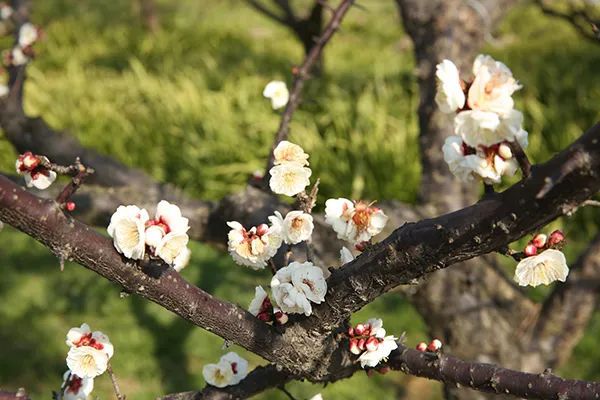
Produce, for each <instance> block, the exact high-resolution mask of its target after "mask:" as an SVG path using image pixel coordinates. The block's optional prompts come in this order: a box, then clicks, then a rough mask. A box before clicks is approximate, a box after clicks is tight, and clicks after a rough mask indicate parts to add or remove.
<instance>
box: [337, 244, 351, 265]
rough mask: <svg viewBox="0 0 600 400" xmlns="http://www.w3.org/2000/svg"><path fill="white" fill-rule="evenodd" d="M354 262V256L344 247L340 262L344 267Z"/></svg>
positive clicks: (341, 251)
mask: <svg viewBox="0 0 600 400" xmlns="http://www.w3.org/2000/svg"><path fill="white" fill-rule="evenodd" d="M352 260H354V255H353V254H352V252H351V251H350V250H348V248H347V247H342V248H341V250H340V262H341V263H342V265H344V264H347V263H349V262H350V261H352Z"/></svg>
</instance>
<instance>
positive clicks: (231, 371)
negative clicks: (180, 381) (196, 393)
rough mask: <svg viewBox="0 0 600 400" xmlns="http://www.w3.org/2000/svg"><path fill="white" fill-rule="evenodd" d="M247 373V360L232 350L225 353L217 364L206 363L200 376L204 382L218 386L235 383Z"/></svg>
mask: <svg viewBox="0 0 600 400" xmlns="http://www.w3.org/2000/svg"><path fill="white" fill-rule="evenodd" d="M246 375H248V361H246V360H244V359H243V358H242V357H240V356H239V355H237V354H236V353H234V352H229V353H227V354H225V355H224V356H223V357H221V359H220V360H219V362H218V363H217V364H206V365H205V366H204V368H202V376H204V380H205V381H206V383H208V384H209V385H212V386H216V387H218V388H223V387H225V386H230V385H237V384H238V383H240V382H241V381H242V380H243V379H244V378H245V377H246Z"/></svg>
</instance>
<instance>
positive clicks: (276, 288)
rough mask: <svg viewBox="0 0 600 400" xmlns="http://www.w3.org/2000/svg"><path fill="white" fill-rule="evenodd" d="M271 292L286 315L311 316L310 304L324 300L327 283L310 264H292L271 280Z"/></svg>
mask: <svg viewBox="0 0 600 400" xmlns="http://www.w3.org/2000/svg"><path fill="white" fill-rule="evenodd" d="M271 290H272V292H273V297H274V298H275V301H276V303H277V305H278V306H279V307H280V308H281V310H282V311H284V312H286V313H296V314H302V313H303V314H305V315H306V316H309V315H310V314H312V306H311V304H310V303H311V302H313V303H316V304H320V303H322V302H323V301H324V300H325V294H326V293H327V282H326V281H325V278H324V276H323V270H321V268H319V267H317V266H315V265H314V264H313V263H311V262H304V263H299V262H295V261H294V262H292V263H290V264H289V265H288V266H287V267H283V268H281V269H280V270H279V271H277V273H276V274H275V275H274V276H273V278H272V279H271Z"/></svg>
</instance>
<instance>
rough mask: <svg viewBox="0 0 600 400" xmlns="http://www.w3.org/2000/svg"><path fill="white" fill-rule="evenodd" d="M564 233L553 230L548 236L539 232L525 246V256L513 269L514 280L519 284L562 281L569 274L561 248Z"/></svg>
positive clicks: (534, 284)
mask: <svg viewBox="0 0 600 400" xmlns="http://www.w3.org/2000/svg"><path fill="white" fill-rule="evenodd" d="M564 240H565V235H564V234H563V233H562V232H561V231H560V230H555V231H554V232H552V233H551V234H550V235H549V236H548V235H545V234H543V233H539V234H537V235H535V236H534V237H533V239H532V240H531V241H529V243H528V244H527V246H525V250H524V251H523V254H524V255H525V258H523V259H522V260H521V261H519V264H518V265H517V269H516V270H515V281H516V282H517V283H518V284H519V285H521V286H527V285H530V286H533V287H536V286H538V285H549V284H551V283H552V282H554V281H561V282H564V281H565V280H566V279H567V275H568V274H569V267H568V266H567V260H566V258H565V255H564V254H563V253H562V251H560V250H557V248H561V247H562V245H563V242H564Z"/></svg>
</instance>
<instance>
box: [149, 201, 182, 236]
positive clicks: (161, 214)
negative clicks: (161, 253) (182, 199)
mask: <svg viewBox="0 0 600 400" xmlns="http://www.w3.org/2000/svg"><path fill="white" fill-rule="evenodd" d="M154 218H155V220H156V221H158V222H159V223H161V224H164V225H166V227H167V228H168V232H167V233H170V232H177V233H186V232H187V231H188V230H189V229H190V226H189V220H188V219H187V218H184V217H183V216H182V215H181V209H180V208H179V207H178V206H176V205H175V204H171V203H169V202H168V201H166V200H161V201H160V202H159V203H158V205H157V206H156V215H155V217H154Z"/></svg>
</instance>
